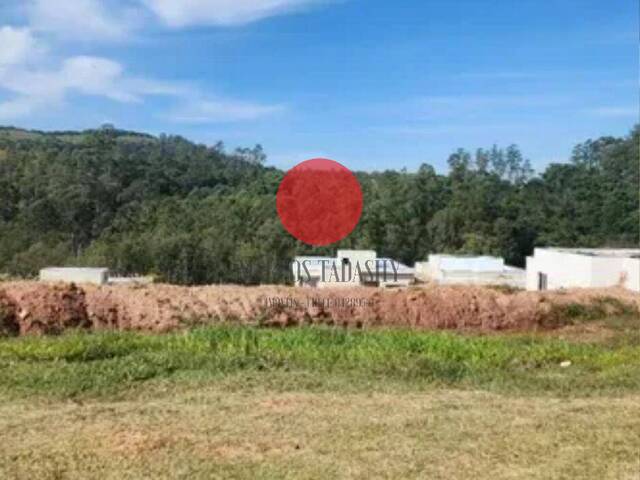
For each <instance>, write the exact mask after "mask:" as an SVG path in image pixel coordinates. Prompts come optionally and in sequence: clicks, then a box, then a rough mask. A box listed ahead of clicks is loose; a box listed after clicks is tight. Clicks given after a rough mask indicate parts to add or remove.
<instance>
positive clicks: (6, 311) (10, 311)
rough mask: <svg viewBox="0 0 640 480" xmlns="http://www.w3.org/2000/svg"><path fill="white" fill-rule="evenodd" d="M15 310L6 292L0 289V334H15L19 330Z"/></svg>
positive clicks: (14, 305)
mask: <svg viewBox="0 0 640 480" xmlns="http://www.w3.org/2000/svg"><path fill="white" fill-rule="evenodd" d="M16 310H17V308H16V304H15V303H14V301H13V300H11V298H10V297H9V295H7V292H5V291H4V290H0V335H15V334H17V333H18V332H19V331H20V327H19V326H18V319H17V316H16Z"/></svg>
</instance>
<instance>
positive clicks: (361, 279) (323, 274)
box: [291, 250, 415, 288]
mask: <svg viewBox="0 0 640 480" xmlns="http://www.w3.org/2000/svg"><path fill="white" fill-rule="evenodd" d="M291 269H292V272H293V280H294V284H295V285H297V286H306V287H320V288H323V287H353V286H358V285H361V286H379V287H393V286H406V285H409V284H410V283H412V282H413V280H414V277H415V275H414V269H413V268H410V267H407V266H406V265H403V264H401V263H400V262H397V261H395V260H393V259H391V258H385V257H378V256H377V255H376V252H375V251H373V250H338V253H337V255H336V257H335V258H334V257H311V256H301V257H296V258H295V259H294V261H293V262H292V264H291Z"/></svg>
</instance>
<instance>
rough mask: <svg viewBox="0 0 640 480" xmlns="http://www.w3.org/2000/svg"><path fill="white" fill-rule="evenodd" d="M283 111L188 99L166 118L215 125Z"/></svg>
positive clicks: (227, 101)
mask: <svg viewBox="0 0 640 480" xmlns="http://www.w3.org/2000/svg"><path fill="white" fill-rule="evenodd" d="M283 111H285V107H284V106H283V105H266V104H259V103H252V102H245V101H238V100H231V99H220V98H214V99H211V98H208V99H204V98H198V97H194V98H191V99H189V100H188V101H187V102H186V104H185V105H183V106H182V107H181V108H179V109H178V110H176V111H174V112H173V113H172V114H170V115H169V116H168V117H167V118H168V119H169V120H171V121H174V122H184V123H217V122H237V121H241V120H257V119H259V118H263V117H267V116H272V115H275V114H278V113H281V112H283Z"/></svg>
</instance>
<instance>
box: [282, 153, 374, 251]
mask: <svg viewBox="0 0 640 480" xmlns="http://www.w3.org/2000/svg"><path fill="white" fill-rule="evenodd" d="M276 208H277V210H278V215H279V216H280V221H281V222H282V225H283V226H284V228H286V229H287V231H288V232H289V233H290V234H291V235H293V236H294V237H296V238H297V239H298V240H300V241H302V242H304V243H308V244H309V245H314V246H323V245H329V244H330V243H335V242H337V241H339V240H342V239H343V238H344V237H346V236H347V235H349V234H350V233H351V231H352V230H353V229H354V228H355V226H356V225H357V224H358V221H359V220H360V215H361V214H362V190H361V188H360V183H359V182H358V179H357V178H356V177H355V175H354V174H353V173H351V171H350V170H349V169H348V168H346V167H344V166H342V165H340V164H339V163H338V162H335V161H333V160H329V159H326V158H313V159H311V160H306V161H304V162H301V163H299V164H298V165H296V166H295V167H293V168H292V169H291V170H289V171H288V172H287V174H286V175H285V176H284V178H283V179H282V182H280V187H279V188H278V194H277V196H276Z"/></svg>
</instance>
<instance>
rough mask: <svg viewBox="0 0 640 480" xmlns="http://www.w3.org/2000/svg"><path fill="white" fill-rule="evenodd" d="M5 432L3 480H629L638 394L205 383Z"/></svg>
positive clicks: (26, 406)
mask: <svg viewBox="0 0 640 480" xmlns="http://www.w3.org/2000/svg"><path fill="white" fill-rule="evenodd" d="M0 437H1V438H3V439H4V440H3V442H0V477H1V478H18V479H19V478H25V479H26V478H39V479H48V478H51V479H54V478H69V479H76V478H77V479H80V478H82V479H91V478H96V479H98V478H100V479H103V478H114V479H115V478H118V479H122V478H160V479H162V478H345V479H346V478H362V479H365V478H406V479H410V478H431V479H447V480H449V479H465V480H466V479H468V478H474V479H477V480H480V479H485V478H486V479H489V478H490V479H492V480H497V479H545V480H547V479H560V478H567V479H569V478H571V479H594V478H598V479H616V480H618V479H621V478H622V479H625V478H626V479H629V480H631V479H635V478H637V476H638V474H639V473H640V463H639V462H640V458H639V456H640V396H638V395H636V394H630V395H626V396H623V397H619V398H609V397H596V398H588V399H566V398H563V399H560V398H555V397H552V398H549V397H545V398H522V397H513V396H504V395H499V394H493V393H488V392H477V391H476V392H464V391H452V390H434V391H431V392H427V393H404V394H392V393H384V394H383V393H354V394H344V393H342V394H335V393H273V392H268V391H265V392H255V391H253V392H251V393H242V392H237V393H231V394H230V393H228V392H227V391H225V390H221V389H219V388H218V387H217V386H216V385H210V386H209V387H207V388H200V389H197V390H191V389H189V390H184V391H176V392H173V393H167V394H166V395H164V396H161V397H157V398H155V399H153V400H144V399H138V400H131V401H124V402H108V401H90V402H85V403H82V404H79V403H74V402H68V401H65V402H53V403H51V402H39V401H35V400H31V401H28V402H27V403H19V404H18V403H13V402H12V403H7V402H5V403H4V404H2V405H1V406H0ZM634 475H636V476H635V477H634Z"/></svg>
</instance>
